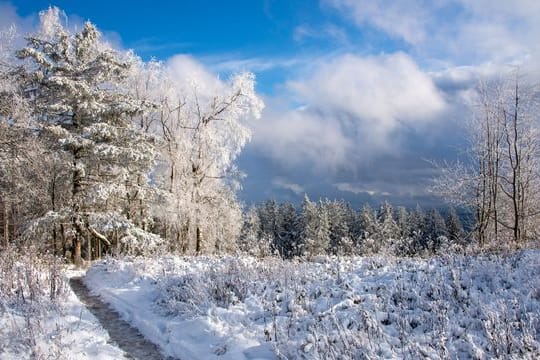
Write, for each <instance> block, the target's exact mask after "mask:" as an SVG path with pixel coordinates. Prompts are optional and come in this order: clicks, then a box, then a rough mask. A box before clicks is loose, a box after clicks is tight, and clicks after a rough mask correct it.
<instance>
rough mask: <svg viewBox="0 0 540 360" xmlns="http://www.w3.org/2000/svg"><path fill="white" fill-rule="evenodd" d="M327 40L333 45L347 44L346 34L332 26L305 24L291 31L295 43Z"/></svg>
mask: <svg viewBox="0 0 540 360" xmlns="http://www.w3.org/2000/svg"><path fill="white" fill-rule="evenodd" d="M310 38H311V39H328V40H332V41H333V42H334V43H338V44H345V45H347V44H348V43H349V38H348V36H347V33H346V32H345V31H344V30H343V29H341V28H340V27H338V26H336V25H334V24H325V25H322V26H310V25H307V24H302V25H298V26H297V27H295V28H294V30H293V39H294V41H296V42H303V41H304V40H307V39H310Z"/></svg>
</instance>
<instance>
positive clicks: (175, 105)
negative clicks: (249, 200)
mask: <svg viewBox="0 0 540 360" xmlns="http://www.w3.org/2000/svg"><path fill="white" fill-rule="evenodd" d="M185 81H186V83H185V84H184V86H181V87H180V86H175V85H174V84H173V83H172V82H170V81H169V88H168V89H165V91H166V95H165V96H163V99H162V104H161V110H162V115H161V117H160V127H161V133H162V136H163V138H164V140H165V149H164V155H165V156H164V159H165V163H166V165H165V166H164V169H163V171H162V173H163V176H162V177H161V178H162V182H163V184H164V187H165V188H166V189H168V190H169V192H170V196H169V200H170V203H171V209H172V211H173V212H176V214H178V215H177V216H178V220H177V222H178V223H182V226H181V228H183V229H184V233H185V237H186V239H185V241H184V243H185V250H190V251H194V252H196V253H201V252H202V251H203V250H204V249H210V248H213V245H212V243H213V242H215V241H216V239H215V238H213V237H212V236H210V232H211V231H212V229H210V228H211V227H213V226H214V225H215V220H216V219H213V218H212V212H213V210H214V208H215V207H216V206H219V204H220V202H222V201H223V199H224V196H228V198H227V199H226V201H227V202H231V203H233V202H236V197H235V190H236V189H237V188H238V183H237V180H238V177H239V172H238V171H237V169H236V167H235V166H234V161H235V159H236V157H237V156H238V155H239V153H240V152H241V150H242V148H243V147H244V145H245V144H246V143H247V142H248V141H249V139H250V136H251V132H250V128H249V127H248V126H247V124H248V122H249V121H250V120H252V119H256V118H258V117H259V116H260V112H261V110H262V108H263V106H264V104H263V103H262V101H261V100H260V98H259V97H258V96H257V94H256V92H255V78H254V76H253V74H251V73H242V74H237V75H234V76H233V77H232V78H231V79H230V80H229V81H228V82H221V81H219V80H218V79H215V81H216V83H218V84H219V86H216V87H215V88H212V89H210V90H208V89H205V88H204V87H203V86H202V84H201V83H200V82H199V81H200V80H199V79H185ZM164 83H167V81H164ZM222 215H225V213H223V214H222ZM226 221H229V222H231V221H235V220H233V219H227V220H226ZM238 235H239V234H236V236H238ZM192 239H193V241H192ZM230 241H231V244H232V243H234V242H235V241H236V239H233V238H231V239H230ZM205 243H206V244H205Z"/></svg>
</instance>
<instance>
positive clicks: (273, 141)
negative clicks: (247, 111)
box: [253, 101, 354, 171]
mask: <svg viewBox="0 0 540 360" xmlns="http://www.w3.org/2000/svg"><path fill="white" fill-rule="evenodd" d="M266 103H267V106H268V108H267V109H266V110H265V111H264V112H263V116H262V119H261V120H260V121H259V122H257V123H256V124H255V125H254V133H253V142H254V144H255V146H257V147H258V148H260V149H261V150H262V151H263V152H264V153H266V154H267V155H269V156H270V157H272V158H273V159H275V160H278V161H279V162H280V163H282V164H285V165H288V166H289V167H294V166H295V165H297V164H302V163H305V162H310V163H313V164H314V166H315V167H316V168H318V169H319V170H330V171H332V170H336V169H337V168H338V167H339V166H342V164H343V163H345V162H346V161H347V154H348V153H350V152H351V151H352V150H353V148H354V144H353V142H352V140H351V139H349V138H347V137H346V136H345V134H343V132H342V131H341V129H340V125H339V123H338V122H336V121H333V120H332V119H330V118H325V117H321V116H319V115H317V114H316V113H311V112H307V111H303V110H284V109H282V108H280V107H279V105H277V106H276V104H275V103H274V104H272V103H271V102H270V103H269V102H268V101H266Z"/></svg>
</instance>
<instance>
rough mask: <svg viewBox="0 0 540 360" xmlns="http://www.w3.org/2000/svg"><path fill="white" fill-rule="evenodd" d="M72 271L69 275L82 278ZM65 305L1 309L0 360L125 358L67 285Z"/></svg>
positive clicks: (7, 304)
mask: <svg viewBox="0 0 540 360" xmlns="http://www.w3.org/2000/svg"><path fill="white" fill-rule="evenodd" d="M81 274H82V273H81V272H74V271H68V272H66V276H67V277H69V276H74V275H81ZM67 277H65V278H64V287H65V291H66V293H65V294H64V296H63V297H62V300H61V302H58V303H51V302H47V301H44V300H43V299H40V301H38V302H36V303H34V304H30V305H26V306H22V307H21V306H15V305H14V304H10V303H9V302H8V303H6V302H4V304H3V305H4V307H3V308H2V307H0V344H2V346H0V359H3V360H11V359H13V360H19V359H73V360H79V359H80V360H83V359H99V360H113V359H119V358H123V357H124V352H123V351H122V350H120V349H119V348H117V347H116V346H113V345H111V344H109V343H108V341H109V335H108V334H107V332H106V331H105V330H104V329H103V327H102V326H101V325H100V324H99V322H98V321H97V319H96V318H95V317H94V316H93V315H92V314H91V313H90V312H89V311H88V310H87V309H86V308H85V306H84V305H83V304H82V303H81V302H80V301H79V299H78V298H77V296H76V295H75V294H74V293H73V292H72V291H71V289H70V288H69V286H68V285H67Z"/></svg>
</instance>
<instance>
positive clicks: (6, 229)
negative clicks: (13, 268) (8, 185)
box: [3, 199, 9, 248]
mask: <svg viewBox="0 0 540 360" xmlns="http://www.w3.org/2000/svg"><path fill="white" fill-rule="evenodd" d="M3 202H4V246H5V247H6V248H7V247H8V245H9V205H8V202H7V200H6V199H4V201H3Z"/></svg>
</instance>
